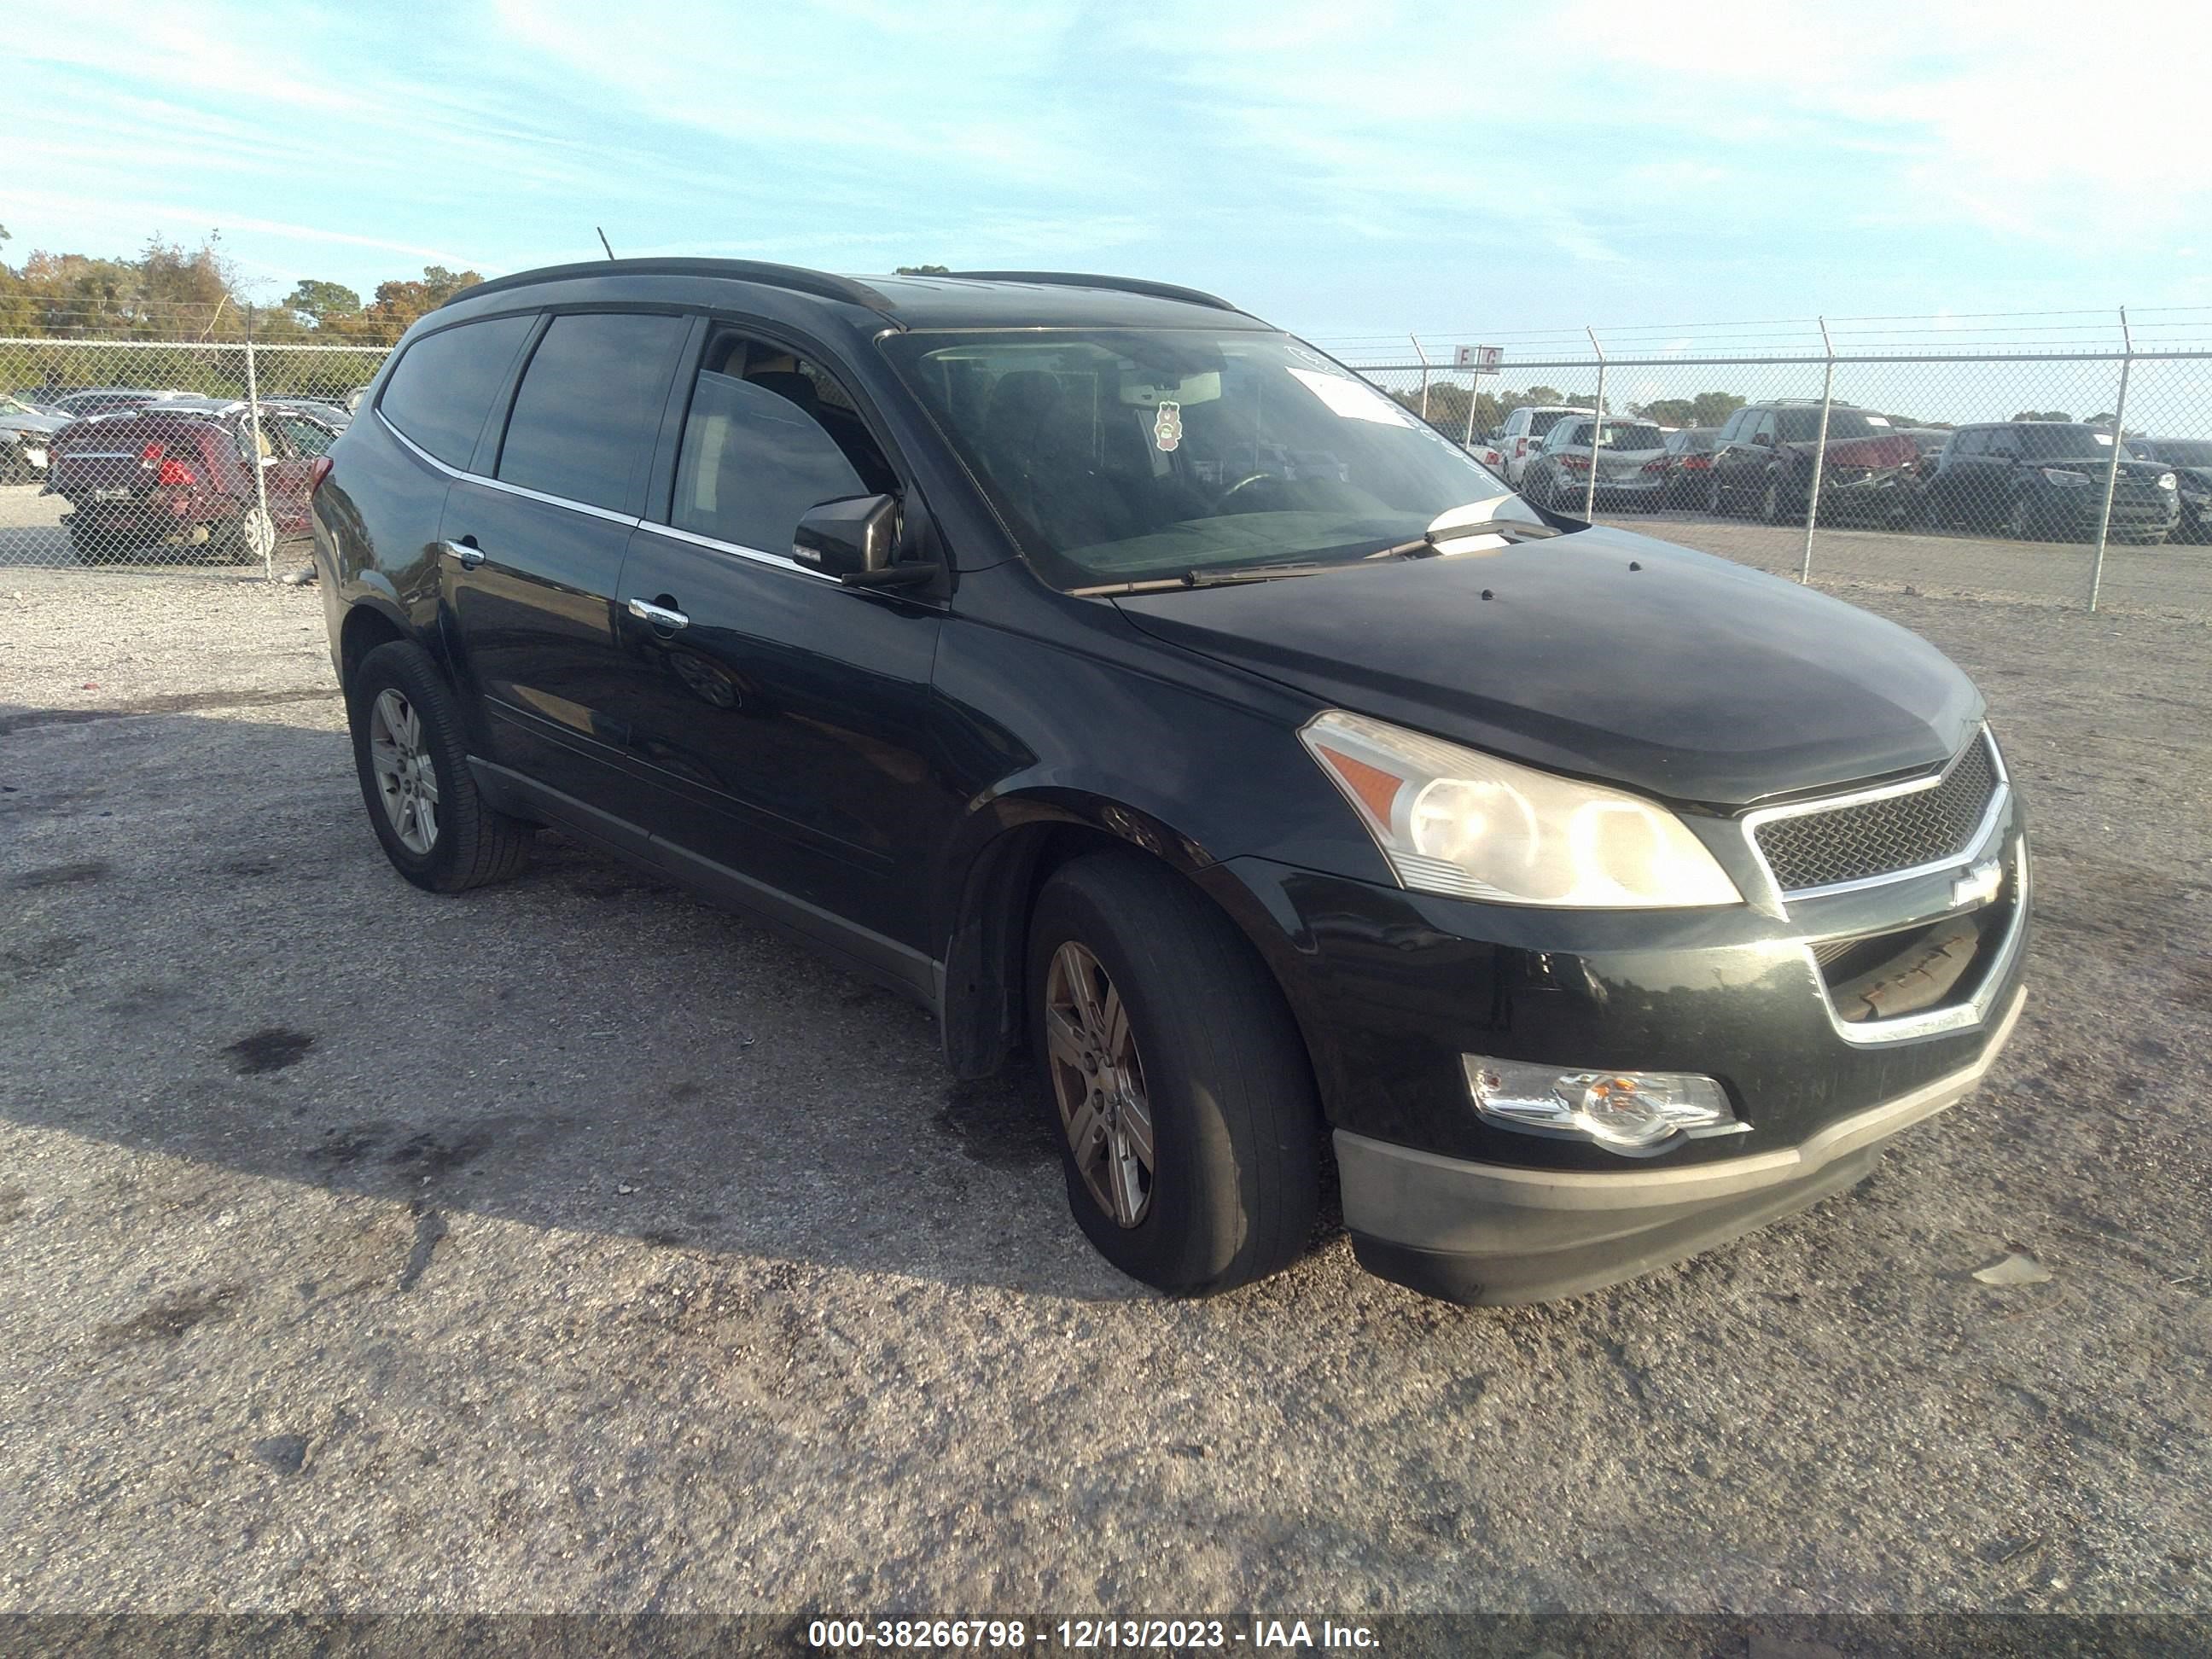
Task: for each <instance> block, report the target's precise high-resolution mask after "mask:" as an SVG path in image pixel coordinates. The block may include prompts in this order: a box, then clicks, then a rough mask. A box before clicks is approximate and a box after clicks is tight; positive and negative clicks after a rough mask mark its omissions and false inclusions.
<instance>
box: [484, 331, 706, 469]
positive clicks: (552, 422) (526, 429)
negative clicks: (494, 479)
mask: <svg viewBox="0 0 2212 1659" xmlns="http://www.w3.org/2000/svg"><path fill="white" fill-rule="evenodd" d="M686 326H687V325H686V324H685V323H684V319H682V318H680V317H656V316H647V315H630V314H626V313H612V312H581V313H575V314H574V315H570V316H564V317H556V318H555V319H553V321H552V322H551V324H550V325H548V327H547V328H546V331H545V337H544V339H543V340H541V341H539V342H538V349H537V350H536V351H534V352H532V354H531V356H530V367H529V368H526V369H525V370H523V372H522V385H521V386H520V389H519V390H517V392H515V394H514V412H513V414H512V415H510V416H508V417H507V439H506V441H505V442H504V443H502V444H501V446H500V452H499V473H498V477H499V478H500V480H501V482H502V483H512V484H520V486H522V488H524V489H537V490H543V491H544V493H545V494H546V495H559V496H562V497H563V498H564V499H566V500H568V501H585V502H588V503H589V504H590V505H592V506H593V507H605V508H606V509H608V510H609V511H610V512H620V511H623V510H624V509H625V508H626V507H628V505H629V495H630V485H631V483H632V481H633V480H634V479H635V478H636V477H638V476H639V474H640V473H641V471H643V469H644V467H645V465H646V462H647V459H648V458H650V456H651V455H652V453H653V439H654V437H655V436H656V435H658V434H659V430H660V411H661V408H662V406H663V404H665V403H666V401H667V398H668V377H669V373H670V370H671V368H673V366H674V360H675V356H676V348H677V347H678V345H679V344H680V343H682V341H683V338H684V329H685V327H686Z"/></svg>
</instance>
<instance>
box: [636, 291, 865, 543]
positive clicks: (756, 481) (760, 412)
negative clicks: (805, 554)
mask: <svg viewBox="0 0 2212 1659" xmlns="http://www.w3.org/2000/svg"><path fill="white" fill-rule="evenodd" d="M704 361H705V363H706V365H707V367H703V368H702V369H701V370H700V373H699V380H698V383H697V385H696V386H694V387H693V388H692V392H691V404H690V412H689V413H688V414H687V415H686V416H685V417H684V441H683V446H682V447H681V448H680V449H679V450H678V454H677V460H676V495H675V499H674V501H672V502H671V507H670V512H669V522H670V523H671V524H672V525H674V526H676V528H678V530H688V531H690V532H692V533H693V534H695V535H700V536H710V537H712V538H714V540H716V541H718V542H728V543H730V544H732V545H734V546H738V547H744V548H750V549H751V550H754V551H756V552H762V553H777V554H781V555H783V556H789V555H790V552H791V541H792V532H793V531H795V530H796V529H797V528H798V527H799V520H800V518H802V517H803V516H804V515H805V513H806V510H807V509H808V508H809V507H817V506H819V505H820V504H821V503H822V502H823V501H836V500H839V499H841V498H843V497H846V496H852V495H878V494H882V493H884V492H887V491H889V490H890V489H894V488H895V487H896V479H895V477H893V476H892V473H891V470H890V466H889V465H888V464H887V463H886V462H885V461H884V459H883V454H882V452H881V451H880V450H879V449H878V447H876V443H875V441H874V440H873V439H872V437H870V436H869V435H868V431H867V428H866V424H865V423H864V422H862V421H861V419H860V414H859V412H858V411H857V410H854V407H853V404H852V400H851V399H850V398H848V397H847V396H846V395H845V392H844V391H843V389H842V387H841V386H838V384H837V383H836V380H832V379H831V378H830V377H829V375H827V374H824V373H823V371H822V370H821V369H820V368H818V367H817V366H816V365H815V364H813V363H811V362H806V361H805V359H803V358H800V357H798V356H793V354H792V353H790V352H788V351H787V350H784V349H782V348H781V347H780V346H777V345H775V344H773V343H770V342H767V341H763V340H755V339H748V338H746V337H743V336H738V335H724V336H721V337H718V338H717V339H715V340H713V341H710V342H708V350H707V356H706V358H705V360H704Z"/></svg>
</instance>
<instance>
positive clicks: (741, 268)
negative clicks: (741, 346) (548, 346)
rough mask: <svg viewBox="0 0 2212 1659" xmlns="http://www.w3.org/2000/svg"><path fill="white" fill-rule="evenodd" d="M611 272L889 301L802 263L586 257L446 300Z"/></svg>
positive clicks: (876, 307)
mask: <svg viewBox="0 0 2212 1659" xmlns="http://www.w3.org/2000/svg"><path fill="white" fill-rule="evenodd" d="M580 276H723V277H728V278H731V279H732V280H734V281H737V282H741V283H759V284H760V285H761V286H762V287H763V288H783V289H791V290H792V291H793V292H794V293H798V294H813V295H819V296H820V297H822V298H823V299H825V300H842V301H845V303H846V304H848V305H855V306H861V307H866V309H867V310H870V311H876V312H881V313H884V315H885V316H889V315H890V312H891V302H890V301H889V300H888V299H886V298H885V297H884V295H881V294H878V292H877V291H876V290H875V289H872V288H870V287H869V286H868V285H867V284H866V283H856V282H854V280H853V279H852V278H851V277H849V276H831V275H830V274H829V272H828V271H824V270H807V269H805V267H804V266H801V265H774V264H763V263H762V262H760V261H759V260H756V259H674V258H671V259H585V260H580V261H579V262H578V263H577V264H568V265H542V266H540V267H539V268H538V269H537V270H518V271H515V272H514V273H513V275H511V276H495V277H493V278H492V279H491V280H490V281H489V282H488V283H477V284H475V285H474V286H473V287H470V288H465V289H462V290H461V291H460V292H459V293H458V294H456V295H453V296H452V298H450V299H448V300H447V301H445V303H446V304H447V305H453V304H454V303H456V302H457V301H462V300H467V299H472V298H474V297H475V296H476V295H479V294H497V293H500V292H501V291H503V290H505V289H511V288H528V287H531V286H532V285H534V284H536V283H557V282H563V281H567V280H568V279H570V278H574V277H580Z"/></svg>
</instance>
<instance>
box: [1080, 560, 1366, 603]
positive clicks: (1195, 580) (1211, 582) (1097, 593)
mask: <svg viewBox="0 0 2212 1659" xmlns="http://www.w3.org/2000/svg"><path fill="white" fill-rule="evenodd" d="M1350 568H1352V567H1351V566H1350V565H1346V564H1321V563H1308V564H1233V565H1230V566H1228V567H1227V568H1224V569H1220V570H1186V571H1184V572H1183V573H1182V575H1180V576H1154V577H1152V578H1150V579H1148V580H1144V581H1134V582H1107V583H1104V584H1103V585H1102V586H1097V587H1078V588H1074V589H1072V590H1070V591H1071V592H1073V593H1075V594H1076V595H1077V597H1079V598H1081V599H1101V598H1107V597H1110V596H1111V595H1113V594H1115V593H1166V592H1173V591H1174V590H1175V589H1176V588H1179V587H1231V586H1235V585H1237V583H1239V582H1272V581H1276V580H1280V579H1282V578H1284V577H1286V576H1318V575H1320V574H1322V573H1323V572H1325V571H1329V570H1348V569H1350Z"/></svg>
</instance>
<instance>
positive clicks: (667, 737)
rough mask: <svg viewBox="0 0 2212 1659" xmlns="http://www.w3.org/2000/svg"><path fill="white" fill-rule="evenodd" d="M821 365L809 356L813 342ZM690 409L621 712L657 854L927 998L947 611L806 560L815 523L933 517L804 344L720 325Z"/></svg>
mask: <svg viewBox="0 0 2212 1659" xmlns="http://www.w3.org/2000/svg"><path fill="white" fill-rule="evenodd" d="M794 344H795V345H797V346H798V347H799V349H797V350H794V349H793V345H794ZM698 361H699V367H698V369H697V371H696V375H694V376H693V377H692V383H691V384H690V386H687V387H686V388H685V391H686V392H688V396H681V397H679V398H678V401H677V403H676V404H671V416H670V432H669V436H668V439H667V440H666V441H665V445H664V456H665V459H664V462H663V469H664V472H665V476H667V477H668V480H669V482H668V494H667V495H665V496H661V497H659V499H656V500H655V501H653V502H652V503H651V505H650V506H649V507H648V508H647V520H646V522H645V523H644V524H643V525H642V526H641V527H640V528H639V530H638V532H637V533H636V534H635V536H634V537H633V538H631V541H630V550H629V560H628V562H627V563H626V564H625V565H624V567H623V577H622V586H621V589H620V593H621V596H622V598H623V601H624V603H625V606H627V605H629V603H630V602H632V601H635V602H637V603H639V604H641V605H644V606H647V607H650V609H649V610H648V611H647V612H646V614H644V615H642V616H638V615H633V614H630V613H629V611H628V610H627V609H625V611H624V612H623V614H622V615H621V616H620V617H618V618H617V627H618V629H619V630H620V632H621V635H622V637H623V651H622V653H621V668H622V674H623V681H622V687H621V690H620V691H619V693H618V694H617V697H616V699H615V702H614V704H613V708H614V710H615V712H616V713H617V714H618V715H619V718H620V720H622V722H623V726H625V727H626V728H627V729H628V731H629V734H630V744H631V750H632V753H633V755H634V757H635V758H636V759H638V760H639V761H641V762H643V763H646V764H647V765H649V766H650V767H652V768H653V773H654V775H655V781H656V782H657V784H658V786H659V787H657V788H655V789H654V790H653V791H652V792H651V799H653V803H654V806H655V809H656V810H658V811H661V812H662V813H663V817H661V819H660V821H659V823H656V824H655V825H654V826H653V828H654V829H655V831H656V835H657V840H656V853H657V854H659V855H660V856H662V857H663V858H664V859H665V861H667V862H668V863H669V865H670V866H671V868H672V869H673V870H675V871H676V872H678V874H679V875H682V876H684V878H687V879H690V880H694V881H698V882H702V883H703V884H707V885H708V886H710V887H715V888H718V889H720V890H723V891H724V892H725V893H726V896H729V897H731V898H732V899H733V900H734V901H736V902H739V903H741V904H744V905H745V906H746V907H747V908H752V909H755V910H757V911H762V912H764V913H766V914H768V915H770V916H772V917H774V918H775V919H777V920H779V921H782V922H784V923H785V924H786V925H787V926H790V927H794V928H796V929H798V930H799V931H800V932H803V933H807V934H809V935H810V936H811V937H812V938H814V939H817V940H818V941H820V942H822V943H823V944H825V945H829V946H830V947H832V948H834V949H836V950H839V951H842V952H843V953H844V954H845V955H846V956H847V957H849V958H851V959H853V960H854V961H856V962H857V963H860V965H861V966H863V967H865V968H866V969H869V970H870V971H872V972H874V973H876V974H877V975H878V976H879V977H882V976H890V977H892V978H895V979H897V980H900V981H903V982H907V983H910V984H912V985H914V986H915V987H917V988H920V989H922V990H924V991H925V992H927V991H928V990H930V989H931V988H932V987H931V986H930V983H929V979H928V959H929V955H930V951H929V943H930V942H929V940H928V938H927V928H928V916H927V895H926V888H927V883H926V882H924V881H923V880H922V879H921V872H922V871H923V870H924V868H925V866H926V862H927V857H928V854H929V849H931V848H934V847H936V846H938V845H939V844H941V843H942V842H943V840H944V838H945V836H946V835H947V834H948V833H949V832H950V827H951V823H952V822H953V821H954V819H955V817H957V813H958V811H959V805H960V803H959V802H958V801H957V799H955V798H954V797H953V795H952V793H951V791H950V789H949V787H948V785H947V783H946V781H945V775H944V773H943V769H942V768H941V767H940V766H939V763H938V760H937V756H936V750H935V746H934V744H933V738H932V732H933V726H932V722H931V711H932V708H933V693H932V691H931V690H930V671H931V666H932V664H933V660H934V658H935V653H936V649H937V636H938V631H939V626H940V624H941V621H942V611H941V608H940V606H939V605H938V604H937V603H936V602H935V601H933V600H930V599H921V598H917V597H915V595H914V594H912V593H909V592H895V591H892V590H889V589H867V588H858V587H848V586H844V585H843V584H842V583H840V582H838V581H836V580H832V579H830V578H828V577H825V576H823V575H821V574H818V573H817V572H814V571H811V570H808V569H805V568H803V567H801V566H800V565H799V564H798V563H797V562H794V561H793V559H792V557H791V545H792V536H793V531H794V530H795V529H796V527H797V526H798V523H799V517H800V515H801V514H802V513H805V511H806V509H807V508H809V507H812V506H814V505H816V504H817V503H818V502H821V501H832V500H837V499H840V498H843V497H849V496H854V495H878V494H896V495H900V496H901V497H902V502H903V505H904V508H905V512H906V515H907V523H908V527H909V529H911V528H912V527H913V526H915V524H916V523H917V522H918V519H917V514H918V513H919V501H918V498H917V497H916V496H915V495H914V493H913V491H912V489H911V487H910V486H909V485H908V484H907V483H904V482H903V481H902V479H901V478H900V477H899V475H898V473H897V472H896V471H895V469H894V468H893V466H892V465H891V463H890V460H889V459H888V457H887V454H886V452H885V450H884V447H883V446H882V445H881V444H880V443H879V442H878V439H877V437H876V436H875V435H874V434H873V432H872V429H871V428H870V425H869V423H868V422H867V420H866V417H865V416H864V415H863V414H862V413H861V412H860V409H859V408H858V406H857V404H855V403H854V400H853V399H852V398H851V397H850V396H849V394H848V392H847V391H846V390H845V389H844V388H843V386H842V385H841V383H840V382H839V381H838V380H836V378H835V377H834V376H833V375H831V374H829V373H828V372H826V370H825V369H824V368H823V367H822V362H823V360H822V359H821V358H820V357H818V356H813V355H811V353H809V352H808V350H807V349H806V347H805V343H803V342H796V341H793V342H791V343H786V342H784V341H782V340H780V339H778V338H773V337H769V336H768V335H767V334H765V333H763V332H762V331H761V325H752V324H748V325H736V324H727V325H718V326H717V328H716V329H715V330H714V333H713V334H712V335H711V337H708V339H707V340H706V341H705V343H704V346H703V349H702V352H701V355H700V357H699V360H698Z"/></svg>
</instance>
